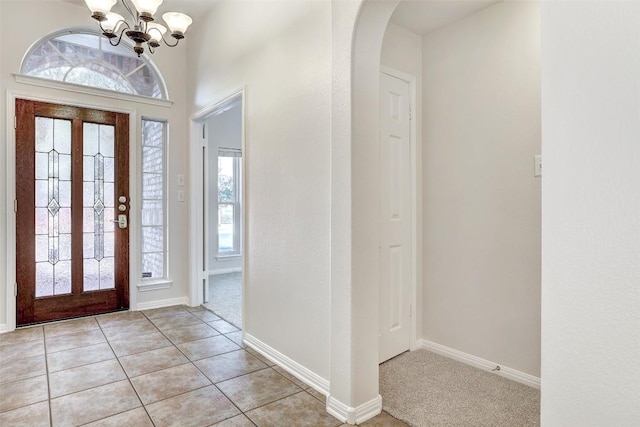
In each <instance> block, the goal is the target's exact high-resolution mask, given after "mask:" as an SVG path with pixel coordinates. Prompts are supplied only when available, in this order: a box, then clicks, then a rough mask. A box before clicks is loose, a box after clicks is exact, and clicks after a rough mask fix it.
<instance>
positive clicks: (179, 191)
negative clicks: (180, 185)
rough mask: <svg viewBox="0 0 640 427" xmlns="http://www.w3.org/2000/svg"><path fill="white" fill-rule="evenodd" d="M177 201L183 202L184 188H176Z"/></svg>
mask: <svg viewBox="0 0 640 427" xmlns="http://www.w3.org/2000/svg"><path fill="white" fill-rule="evenodd" d="M178 201H179V202H184V190H178Z"/></svg>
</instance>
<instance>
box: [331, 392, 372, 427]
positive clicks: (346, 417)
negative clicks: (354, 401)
mask: <svg viewBox="0 0 640 427" xmlns="http://www.w3.org/2000/svg"><path fill="white" fill-rule="evenodd" d="M327 412H328V413H330V414H331V415H333V416H334V417H336V418H337V419H338V420H340V421H342V422H343V423H347V424H360V423H363V422H365V421H367V420H369V419H371V418H373V417H375V416H376V415H378V414H379V413H380V412H382V397H381V396H380V395H378V397H376V398H374V399H371V400H370V401H368V402H366V403H363V404H362V405H360V406H358V407H356V408H352V407H351V406H347V405H345V404H344V403H342V402H340V401H339V400H337V399H336V398H334V397H333V396H329V398H328V399H327Z"/></svg>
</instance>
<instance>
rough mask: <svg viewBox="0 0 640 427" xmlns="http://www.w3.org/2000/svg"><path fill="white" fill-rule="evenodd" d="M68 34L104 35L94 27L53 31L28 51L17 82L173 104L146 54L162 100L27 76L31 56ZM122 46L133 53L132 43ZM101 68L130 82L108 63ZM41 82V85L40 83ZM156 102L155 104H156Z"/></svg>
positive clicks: (126, 41)
mask: <svg viewBox="0 0 640 427" xmlns="http://www.w3.org/2000/svg"><path fill="white" fill-rule="evenodd" d="M68 34H90V35H96V36H99V37H102V33H101V32H100V31H98V30H96V28H94V27H81V26H78V27H67V28H62V29H59V30H56V31H52V32H50V33H48V34H45V35H44V36H42V37H41V38H39V39H38V40H36V41H35V42H34V43H33V44H32V45H31V46H30V47H29V49H27V51H26V52H25V54H24V55H23V56H22V61H21V62H20V73H19V74H15V75H14V76H15V78H16V81H19V82H23V83H33V84H36V85H43V84H42V82H49V83H52V84H53V86H55V87H60V88H68V89H69V90H71V91H73V92H78V89H77V88H85V89H89V90H90V91H98V92H102V93H109V94H111V95H109V97H111V98H122V97H124V98H129V97H133V98H136V99H140V100H143V99H144V100H148V101H143V102H145V103H153V104H155V103H158V104H166V103H167V102H169V103H171V101H170V98H169V91H168V89H167V85H166V83H165V81H164V78H163V76H162V73H160V70H159V69H158V67H157V66H156V64H155V63H154V62H153V61H152V60H151V58H149V56H148V55H147V54H146V53H143V54H142V55H141V58H142V60H143V61H144V62H145V64H146V65H147V66H148V67H149V68H150V69H151V71H152V72H153V74H154V76H155V78H156V80H157V82H158V85H159V86H160V92H161V94H162V97H161V98H154V97H150V96H145V95H139V94H137V93H126V92H119V91H115V90H110V89H104V88H100V87H94V86H85V85H80V84H77V83H70V82H65V81H60V80H53V79H47V78H43V77H38V76H32V75H29V74H26V73H25V72H24V68H25V66H26V64H27V62H28V60H29V58H30V57H31V55H33V53H34V52H35V51H36V50H37V49H39V48H40V47H41V46H42V45H43V44H45V43H47V42H49V41H50V40H52V39H54V38H56V37H59V36H63V35H68ZM106 43H108V41H106ZM121 45H123V46H125V47H126V48H127V49H129V50H130V51H131V52H133V46H132V45H131V43H130V42H129V41H128V40H126V39H124V38H123V39H122V42H121ZM89 62H90V61H86V62H84V63H89ZM78 65H80V64H77V65H73V64H70V66H71V69H73V68H75V67H77V66H78ZM100 65H101V66H107V67H108V68H109V69H110V70H111V71H116V72H117V73H118V74H119V75H120V76H123V77H124V79H125V80H126V81H127V82H128V81H129V79H128V78H126V76H125V75H124V74H123V73H122V72H121V71H120V70H118V69H117V68H115V67H113V66H111V65H110V64H106V63H100ZM39 82H40V83H39ZM154 101H155V102H154Z"/></svg>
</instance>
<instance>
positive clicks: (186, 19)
mask: <svg viewBox="0 0 640 427" xmlns="http://www.w3.org/2000/svg"><path fill="white" fill-rule="evenodd" d="M162 19H164V22H166V23H167V25H168V26H169V29H170V30H171V35H172V36H173V37H174V38H176V39H182V38H184V33H186V32H187V28H189V25H191V23H192V22H193V20H192V19H191V17H190V16H188V15H185V14H184V13H180V12H167V13H165V14H164V15H162Z"/></svg>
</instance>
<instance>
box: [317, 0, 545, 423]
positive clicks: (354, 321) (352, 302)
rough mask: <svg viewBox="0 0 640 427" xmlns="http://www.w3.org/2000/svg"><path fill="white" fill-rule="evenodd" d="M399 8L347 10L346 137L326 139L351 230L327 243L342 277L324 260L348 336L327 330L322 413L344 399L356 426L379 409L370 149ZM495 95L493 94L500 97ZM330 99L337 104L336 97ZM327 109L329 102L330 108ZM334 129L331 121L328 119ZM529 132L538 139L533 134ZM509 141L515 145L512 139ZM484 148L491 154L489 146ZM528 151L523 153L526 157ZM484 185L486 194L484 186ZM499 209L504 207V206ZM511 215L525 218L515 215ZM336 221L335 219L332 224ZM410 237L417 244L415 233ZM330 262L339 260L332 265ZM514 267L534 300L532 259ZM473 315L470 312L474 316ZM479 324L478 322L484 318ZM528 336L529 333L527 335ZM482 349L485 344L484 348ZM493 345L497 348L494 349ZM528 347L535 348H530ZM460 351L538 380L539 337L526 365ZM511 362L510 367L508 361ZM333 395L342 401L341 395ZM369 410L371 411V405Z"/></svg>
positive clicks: (507, 297)
mask: <svg viewBox="0 0 640 427" xmlns="http://www.w3.org/2000/svg"><path fill="white" fill-rule="evenodd" d="M380 3H383V4H380ZM399 3H400V2H390V3H386V2H373V1H371V2H369V1H364V2H362V4H361V7H360V9H359V10H358V11H352V13H353V16H354V17H353V22H354V27H353V33H352V34H353V39H352V49H351V52H352V56H351V57H349V58H348V59H349V65H350V68H349V69H345V72H348V73H349V75H350V76H351V79H350V81H349V82H348V85H349V88H350V89H351V91H350V99H349V100H348V101H349V102H350V104H349V105H351V111H350V116H349V118H350V125H351V126H350V132H349V133H348V134H346V135H338V134H337V133H335V132H334V134H333V148H332V149H333V150H335V152H334V154H335V155H336V159H337V158H338V152H339V151H340V150H341V148H340V147H339V144H340V143H341V142H342V143H344V144H346V145H347V147H348V151H349V156H350V157H349V158H348V161H349V166H350V173H349V174H348V175H347V176H345V177H341V176H340V171H337V170H332V177H333V178H334V179H336V180H340V179H343V178H344V180H345V182H348V184H349V188H350V193H349V200H350V202H351V203H350V205H349V207H348V212H349V215H348V217H347V218H345V222H346V221H349V223H350V225H351V236H350V237H351V239H350V241H349V242H348V244H345V245H343V246H340V244H339V242H338V237H339V236H337V235H336V236H335V241H334V243H332V251H334V250H339V249H342V250H344V251H347V252H348V253H349V256H350V258H349V261H350V263H349V267H350V269H347V272H346V273H345V275H344V276H342V275H341V274H340V273H341V271H337V270H334V266H333V261H334V259H333V258H332V271H335V272H336V274H335V275H333V277H335V279H336V280H335V281H333V280H332V319H334V320H335V322H336V324H340V322H343V323H344V322H345V321H347V322H349V325H350V329H349V333H350V335H349V336H346V334H344V333H342V336H341V335H340V334H339V333H338V332H337V331H334V332H333V333H334V338H333V340H332V347H334V348H333V349H332V363H334V362H336V361H337V362H338V365H336V368H335V369H334V368H333V367H332V377H331V395H332V396H331V397H330V399H329V403H328V409H329V411H330V412H332V413H333V414H340V413H341V412H340V405H339V404H338V402H336V401H339V402H342V403H346V402H349V404H348V406H349V407H350V408H342V414H347V416H346V418H347V419H348V421H349V422H360V421H362V420H363V419H365V418H366V417H367V415H369V416H370V415H371V414H373V413H374V412H375V411H376V410H377V411H379V410H380V408H381V404H380V403H379V402H380V397H379V394H378V393H379V388H378V383H379V372H378V360H377V356H378V332H379V331H378V325H379V324H380V315H379V312H378V307H379V302H380V301H381V299H382V296H381V295H380V293H379V288H378V284H379V275H378V270H377V268H375V266H377V265H378V263H379V258H378V257H379V239H378V238H379V233H380V231H379V222H378V221H379V218H378V215H377V214H378V206H379V204H380V197H379V188H378V186H377V183H378V182H380V179H381V175H380V170H379V168H378V165H379V164H380V154H379V149H378V140H379V133H380V126H379V114H380V109H379V105H380V64H381V62H380V61H381V47H382V45H383V40H384V34H385V31H386V29H387V25H388V22H389V20H390V18H391V17H392V15H393V13H394V10H395V8H396V6H397V5H398V4H399ZM344 15H345V14H344V13H343V16H344ZM339 36H340V35H339V34H338V32H337V31H336V30H335V29H334V43H335V41H336V39H338V37H339ZM336 44H337V43H335V44H334V45H336ZM334 55H335V54H334ZM512 63H513V64H516V65H515V66H516V67H519V68H520V69H523V68H526V67H525V66H523V64H525V63H523V62H518V60H517V59H516V60H514V61H513V62H512ZM335 65H336V61H334V66H335ZM527 65H528V64H527ZM345 68H347V67H345ZM533 72H534V74H535V72H538V73H539V71H536V70H535V69H534V70H533ZM509 78H510V77H509ZM506 92H512V91H511V90H510V89H509V90H507V91H505V93H506ZM494 93H495V92H494ZM497 93H498V94H500V92H497ZM500 95H502V94H500ZM339 96H340V94H338V93H336V91H335V90H334V97H339ZM334 99H336V100H337V99H339V98H334ZM335 105H336V104H335V103H334V107H335ZM476 105H480V102H477V103H476ZM532 111H534V115H535V111H538V112H539V106H538V108H535V106H534V108H532ZM489 123H490V122H489V121H486V122H485V125H487V124H489ZM334 124H336V123H335V122H334ZM494 125H495V126H494V127H508V125H506V122H502V123H501V122H495V123H494ZM532 129H533V130H534V131H536V129H537V132H539V130H540V126H539V123H538V125H537V128H535V127H532ZM537 135H538V136H539V133H538V134H537ZM512 137H513V135H512ZM534 137H535V136H534ZM340 138H343V139H340ZM538 140H539V138H538ZM513 141H514V138H512V139H511V141H510V142H511V143H513ZM516 142H520V141H518V140H517V139H516ZM538 147H539V141H538ZM490 149H491V150H495V149H496V147H493V148H490ZM538 149H539V148H538ZM521 154H522V153H520V154H518V157H517V158H518V159H521V160H517V161H518V162H519V163H518V166H517V167H518V168H520V169H519V170H520V171H522V172H521V175H519V176H520V177H522V176H526V179H527V180H529V181H528V182H529V184H528V185H530V186H531V187H532V188H533V187H537V190H536V189H535V188H533V190H531V191H529V189H527V192H528V194H529V195H531V194H533V195H535V194H536V191H537V192H538V193H537V194H538V203H539V181H537V182H536V181H535V178H534V176H533V170H532V167H531V164H532V162H533V155H535V154H539V151H538V152H531V153H528V152H527V153H526V154H525V155H524V156H522V155H521ZM529 154H531V156H530V157H529ZM507 164H508V163H507ZM509 168H511V166H507V169H509ZM458 170H459V169H458ZM492 170H494V169H492ZM460 171H461V170H460ZM461 173H462V171H461ZM519 173H520V172H519ZM518 179H520V178H518ZM501 180H502V181H503V182H509V181H508V180H505V179H504V176H503V177H501ZM511 182H514V181H511ZM332 185H333V184H332ZM484 188H485V189H486V188H489V187H484ZM481 193H482V194H485V193H486V191H485V190H480V191H478V192H476V194H481ZM485 195H486V194H485ZM495 200H496V201H497V200H498V198H495ZM527 206H529V205H527ZM532 206H533V205H532ZM506 209H507V210H508V209H511V208H506ZM537 209H538V210H537V215H538V223H537V224H538V225H537V226H538V232H537V241H539V236H540V234H539V233H540V232H539V206H538V208H537ZM518 215H527V214H526V213H522V214H518ZM534 216H535V215H534ZM338 219H339V218H338ZM338 219H336V221H337V220H338ZM533 221H534V222H535V218H534V219H533ZM336 225H338V224H336ZM533 228H535V226H534V227H532V229H533ZM485 231H486V230H485ZM531 235H534V237H535V233H533V234H532V233H529V235H528V238H529V237H531ZM418 238H420V239H422V237H421V236H420V237H418ZM510 242H513V241H512V240H510ZM510 244H511V243H510ZM538 248H539V247H538ZM518 250H520V248H517V249H516V248H515V246H514V250H513V251H512V252H513V253H515V252H516V251H518ZM531 252H533V253H534V254H533V255H532V257H533V258H535V257H538V260H539V250H538V251H537V254H535V252H536V250H535V244H534V245H533V250H532V251H531ZM336 262H339V261H338V260H336ZM418 262H419V263H420V262H423V260H422V259H421V260H418ZM521 270H522V271H528V270H531V273H532V275H531V276H532V278H533V280H534V281H535V279H536V274H537V275H538V276H537V277H538V280H537V286H538V287H537V288H536V289H533V288H531V289H528V290H526V291H523V290H522V289H520V291H523V293H528V295H530V296H531V298H532V299H536V298H537V301H538V302H539V274H540V268H539V261H538V264H535V263H532V264H530V265H527V266H524V267H523V268H522V269H521ZM341 278H344V280H345V282H348V283H349V285H346V284H345V283H343V284H342V286H340V282H339V280H340V279H341ZM505 283H506V282H505ZM503 284H504V283H503ZM417 285H418V286H419V287H420V286H422V283H421V282H420V281H418V283H417ZM492 289H493V288H492ZM334 292H335V295H341V297H342V298H349V307H341V306H340V305H341V302H340V301H338V297H336V298H334V297H333V294H334ZM487 292H488V293H490V294H492V295H496V294H495V293H493V291H491V292H489V291H488V290H487ZM512 292H513V287H512V288H505V292H504V293H501V295H502V296H504V300H503V307H504V306H505V304H506V305H510V303H509V301H511V302H513V301H518V303H519V302H520V301H522V300H523V299H521V298H520V297H518V296H514V294H513V293H512ZM482 298H483V297H482V296H480V299H482ZM423 299H424V298H423ZM334 303H335V305H334ZM419 304H420V302H419ZM533 305H535V304H533ZM489 306H490V304H486V307H489ZM343 310H344V312H345V313H349V315H348V316H346V315H345V316H344V317H343V316H342V311H343ZM504 311H505V310H502V309H499V310H497V311H493V312H492V313H491V314H490V315H487V316H486V317H487V318H490V317H494V314H495V313H500V315H501V314H502V312H504ZM529 311H530V313H527V316H528V315H529V314H531V321H530V322H529V323H530V324H531V325H530V326H531V327H530V330H536V327H537V325H539V314H540V310H539V305H538V308H537V310H535V309H530V307H529ZM475 315H477V313H476V314H475ZM536 316H538V321H537V322H536V320H535V317H536ZM495 317H497V316H495ZM504 317H506V316H504ZM482 320H483V321H484V320H486V319H482ZM503 320H504V319H502V320H500V321H496V322H494V325H498V326H500V327H501V328H503V330H505V331H507V330H508V332H507V334H508V335H512V336H513V340H518V339H519V337H517V336H516V335H514V334H515V332H514V331H515V329H517V328H513V324H509V323H508V322H503ZM527 322H528V320H527ZM422 323H424V322H423V321H421V322H420V323H419V324H418V328H420V327H421V324H422ZM511 329H513V330H511ZM529 332H531V331H528V332H527V333H529ZM533 335H536V334H535V333H533ZM417 338H424V336H423V334H421V333H420V332H418V334H417ZM499 340H500V339H499ZM484 341H485V343H489V342H491V341H489V340H484ZM532 342H533V340H532ZM447 344H448V345H449V346H450V347H451V348H455V345H456V343H447ZM465 345H466V343H465ZM487 345H489V346H490V344H487ZM500 345H501V346H502V344H500ZM341 346H344V347H346V348H348V350H347V351H342V352H340V351H339V350H338V348H340V347H341ZM536 346H538V347H537V348H538V349H537V350H536ZM462 348H463V350H466V352H465V353H467V354H473V355H476V356H478V357H479V358H482V359H484V360H487V361H488V360H496V358H498V360H497V361H498V362H499V363H500V364H502V363H505V365H503V366H509V363H513V364H516V365H515V368H516V369H515V370H518V371H521V372H519V373H524V374H527V373H530V375H523V376H522V377H521V379H522V382H526V381H529V380H530V381H532V382H535V381H536V380H538V381H539V379H538V378H537V377H536V375H539V374H538V372H535V371H536V363H538V369H539V357H538V355H539V340H538V341H537V343H534V344H532V345H531V349H530V350H531V351H530V352H529V349H527V350H526V351H524V350H523V351H522V353H527V352H528V353H529V354H532V357H531V358H530V359H531V360H525V361H522V360H517V359H516V358H513V357H512V356H513V352H511V351H510V350H507V351H502V355H500V356H495V353H491V350H492V349H488V348H486V347H485V348H480V347H475V348H474V347H468V348H465V347H464V346H463V347H462ZM504 348H506V347H504V346H503V350H504ZM520 348H523V347H520ZM499 357H504V358H499ZM514 360H515V362H513V361H514ZM342 363H344V364H347V365H348V366H350V373H349V375H348V376H345V375H344V371H343V372H341V373H340V374H339V373H338V366H339V365H340V364H342ZM517 363H519V364H520V365H517ZM511 366H513V365H511ZM494 367H495V365H494ZM485 368H486V367H485ZM503 373H504V372H503ZM512 379H513V378H512ZM334 390H335V393H334ZM341 395H342V396H343V397H341ZM332 398H335V400H336V401H332ZM376 405H379V406H377V407H376ZM374 408H376V409H374ZM349 415H351V416H352V419H349Z"/></svg>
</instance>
